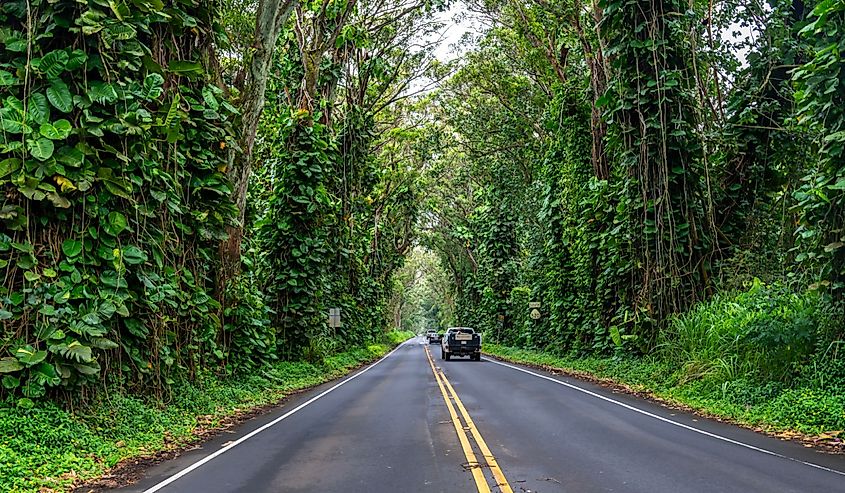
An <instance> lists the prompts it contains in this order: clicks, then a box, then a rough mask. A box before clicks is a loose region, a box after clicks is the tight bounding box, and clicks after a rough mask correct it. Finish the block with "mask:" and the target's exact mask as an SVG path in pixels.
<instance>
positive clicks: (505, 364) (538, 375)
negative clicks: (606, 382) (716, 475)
mask: <svg viewBox="0 0 845 493" xmlns="http://www.w3.org/2000/svg"><path fill="white" fill-rule="evenodd" d="M485 359H486V360H487V361H489V362H490V363H495V364H497V365H501V366H505V367H508V368H510V369H512V370H516V371H521V372H523V373H527V374H529V375H534V376H535V377H538V378H542V379H544V380H548V381H550V382H554V383H556V384H559V385H563V386H564V387H569V388H570V389H573V390H577V391H578V392H583V393H585V394H587V395H590V396H592V397H596V398H598V399H601V400H603V401H607V402H611V403H613V404H616V405H617V406H621V407H624V408H625V409H629V410H631V411H634V412H637V413H640V414H642V415H645V416H648V417H650V418H654V419H656V420H659V421H663V422H664V423H669V424H670V425H674V426H677V427H679V428H684V429H686V430H689V431H693V432H695V433H700V434H702V435H706V436H709V437H711V438H715V439H717V440H722V441H723V442H728V443H732V444H734V445H739V446H740V447H745V448H747V449H751V450H756V451H757V452H761V453H764V454H767V455H772V456H774V457H779V458H781V459H786V460H790V461H792V462H798V463H799V464H804V465H805V466H810V467H814V468H816V469H821V470H822V471H827V472H832V473H834V474H839V475H840V476H845V472H842V471H837V470H836V469H831V468H829V467H825V466H821V465H819V464H813V463H812V462H806V461H803V460H801V459H795V458H793V457H789V456H786V455H783V454H779V453H777V452H772V451H771V450H766V449H764V448H760V447H755V446H754V445H749V444H747V443H743V442H740V441H737V440H733V439H731V438H728V437H723V436H721V435H717V434H715V433H711V432H709V431H704V430H701V429H698V428H695V427H692V426H689V425H685V424H683V423H679V422H677V421H673V420H671V419H668V418H664V417H663V416H659V415H657V414H654V413H650V412H648V411H644V410H642V409H639V408H636V407H634V406H631V405H630V404H625V403H624V402H619V401H617V400H614V399H611V398H610V397H605V396H603V395H601V394H598V393H596V392H593V391H590V390H587V389H584V388H581V387H579V386H577V385H573V384H571V383H569V382H564V381H563V380H558V379H556V378H552V377H549V376H546V375H541V374H539V373H535V372H533V371H530V370H526V369H525V368H520V367H518V366H514V365H509V364H507V363H502V362H501V361H497V360H494V359H490V358H485Z"/></svg>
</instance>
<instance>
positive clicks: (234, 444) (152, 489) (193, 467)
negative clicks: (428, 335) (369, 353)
mask: <svg viewBox="0 0 845 493" xmlns="http://www.w3.org/2000/svg"><path fill="white" fill-rule="evenodd" d="M412 340H414V339H408V340H407V341H405V342H403V343H402V344H400V345H398V346H396V347H395V348H394V349H393V351H390V352H389V353H387V354H385V355H384V356H383V357H382V358H381V359H379V360H378V361H376V362H375V363H373V364H371V365H370V366H368V367H366V368H364V369H363V370H361V371H359V372H358V373H356V374H354V375H352V376H351V377H349V378H347V379H345V380H342V381H340V382H338V383H337V384H335V385H334V386H332V387H331V388H329V389H326V390H324V391H323V392H320V393H319V394H318V395H316V396H314V397H312V398H310V399H308V400H307V401H305V402H303V403H302V404H300V405H298V406H296V407H295V408H293V409H291V410H290V411H288V412H286V413H285V414H283V415H281V416H279V417H278V418H276V419H274V420H273V421H270V422H269V423H267V424H265V425H264V426H262V427H261V428H258V429H256V430H253V431H251V432H250V433H248V434H246V435H244V436H242V437H241V438H239V439H237V440H235V441H234V442H232V443H231V444H229V446H227V447H224V448H221V449H220V450H218V451H217V452H214V453H213V454H211V455H208V456H206V457H203V458H202V459H200V460H198V461H197V462H194V463H193V464H191V465H190V466H188V467H186V468H185V469H182V470H181V471H179V472H177V473H176V474H174V475H172V476H170V477H169V478H167V479H165V480H164V481H162V482H160V483H158V484H157V485H155V486H152V487H150V488H148V489H146V490H144V492H143V493H154V492H156V491H158V490H160V489H162V488H164V487H165V486H167V485H169V484H171V483H173V482H174V481H176V480H178V479H179V478H182V477H184V476H186V475H187V474H188V473H190V472H192V471H194V470H196V469H199V468H200V467H202V466H203V465H205V464H206V463H208V462H211V461H212V460H214V459H216V458H217V457H220V456H221V455H223V454H225V453H226V452H228V451H230V450H232V449H233V448H235V447H237V446H238V445H240V444H242V443H243V442H245V441H247V440H249V439H250V438H252V437H254V436H255V435H257V434H259V433H261V432H262V431H264V430H266V429H268V428H270V427H271V426H273V425H275V424H277V423H279V422H281V421H283V420H285V419H287V418H288V417H290V416H292V415H293V414H295V413H296V412H297V411H299V410H300V409H302V408H304V407H305V406H307V405H309V404H311V403H313V402H314V401H316V400H317V399H319V398H321V397H323V396H325V395H327V394H329V393H330V392H332V391H333V390H335V389H337V388H338V387H341V386H343V385H346V384H347V383H349V382H351V381H352V380H355V379H356V378H358V377H360V376H361V375H363V374H364V373H367V372H368V371H370V369H372V368H373V367H375V366H376V365H378V364H379V363H381V362H382V361H384V360H386V359H387V358H389V357H390V355H391V354H393V353H395V352H396V351H397V350H398V349H399V348H401V347H402V346H404V345H406V344H408V343H409V342H410V341H412Z"/></svg>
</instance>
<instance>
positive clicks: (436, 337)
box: [425, 330, 443, 344]
mask: <svg viewBox="0 0 845 493" xmlns="http://www.w3.org/2000/svg"><path fill="white" fill-rule="evenodd" d="M425 338H426V339H428V343H429V344H434V343H435V342H440V341H442V340H443V334H441V333H439V332H437V331H436V330H429V331H428V332H426V333H425Z"/></svg>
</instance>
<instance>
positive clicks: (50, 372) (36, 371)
mask: <svg viewBox="0 0 845 493" xmlns="http://www.w3.org/2000/svg"><path fill="white" fill-rule="evenodd" d="M44 353H45V355H46V353H47V352H46V351H44ZM30 378H33V379H35V381H36V382H38V383H39V384H41V385H50V386H56V385H59V384H60V383H62V379H61V378H60V377H59V373H58V372H57V371H56V367H55V366H53V365H51V364H50V363H39V364H38V365H36V366H34V367H33V368H32V370H31V373H30Z"/></svg>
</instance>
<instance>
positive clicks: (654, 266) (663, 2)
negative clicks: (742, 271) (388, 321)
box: [602, 0, 710, 336]
mask: <svg viewBox="0 0 845 493" xmlns="http://www.w3.org/2000/svg"><path fill="white" fill-rule="evenodd" d="M686 11H687V5H686V3H685V2H682V1H680V0H650V1H645V2H643V1H638V0H614V1H610V2H607V5H606V8H605V19H604V23H603V24H602V36H603V38H604V42H605V44H606V46H607V53H608V56H609V57H610V59H611V65H612V67H613V73H612V79H611V89H610V92H609V94H608V95H609V98H608V99H609V102H608V106H609V108H611V110H610V115H611V117H612V122H613V125H614V127H613V132H614V135H613V138H614V139H615V142H614V144H615V149H616V150H617V152H618V157H617V162H618V165H619V166H620V170H624V173H625V174H626V176H625V177H624V179H625V180H627V182H628V185H627V189H628V197H627V201H626V203H625V204H624V206H625V208H626V210H627V211H628V213H629V214H630V218H631V222H630V225H629V226H630V227H631V232H632V238H633V247H634V254H635V255H636V258H637V262H638V265H639V268H638V269H637V276H636V289H637V291H638V292H637V296H636V300H637V301H636V304H637V306H636V307H635V312H636V313H642V314H644V315H645V316H646V317H647V318H650V319H652V320H654V321H656V322H657V323H658V324H661V323H662V322H663V321H665V320H666V318H667V317H668V316H669V315H670V314H672V313H676V312H678V311H680V310H683V309H685V308H686V307H688V306H689V305H690V304H691V303H692V302H693V301H694V300H696V299H698V298H699V296H700V292H701V291H700V290H701V288H702V287H704V286H705V285H706V280H707V279H706V276H707V268H708V266H707V264H706V262H704V260H705V259H706V258H707V256H708V249H709V241H710V240H709V231H708V229H709V226H708V224H709V221H707V220H706V217H705V214H706V210H707V208H705V207H704V203H703V201H704V197H703V194H702V190H701V186H702V171H701V162H700V160H701V155H702V146H701V142H700V139H699V137H698V135H697V132H696V122H697V121H698V115H697V111H696V107H695V104H694V101H695V98H694V94H695V92H694V90H695V80H696V78H695V74H694V73H693V72H692V70H691V68H690V64H689V61H688V60H689V57H690V54H691V50H692V48H691V44H690V39H689V36H691V35H692V34H690V30H689V29H688V28H687V27H688V26H687V25H686V24H685V23H687V22H689V21H688V20H686V17H685V12H686ZM647 325H648V324H644V326H646V327H647ZM646 335H647V336H650V335H649V334H646ZM651 335H653V334H651Z"/></svg>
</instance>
